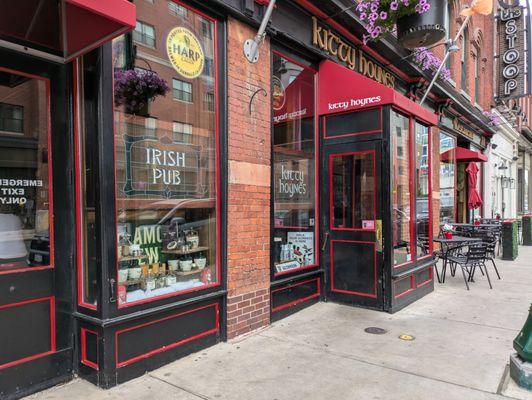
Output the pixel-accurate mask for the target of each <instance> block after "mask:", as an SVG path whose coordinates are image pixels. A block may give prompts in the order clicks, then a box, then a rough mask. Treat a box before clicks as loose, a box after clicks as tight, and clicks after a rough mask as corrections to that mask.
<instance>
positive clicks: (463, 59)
mask: <svg viewBox="0 0 532 400" xmlns="http://www.w3.org/2000/svg"><path fill="white" fill-rule="evenodd" d="M468 49H469V35H468V34H467V29H466V30H464V33H463V35H462V52H461V54H460V63H461V66H462V69H461V72H462V75H461V76H460V87H461V89H462V90H463V91H464V92H467V89H468V85H467V53H468Z"/></svg>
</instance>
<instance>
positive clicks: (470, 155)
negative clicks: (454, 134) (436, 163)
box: [440, 147, 488, 162]
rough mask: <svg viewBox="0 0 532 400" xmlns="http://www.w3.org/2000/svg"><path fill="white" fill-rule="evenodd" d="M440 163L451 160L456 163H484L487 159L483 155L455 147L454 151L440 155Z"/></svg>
mask: <svg viewBox="0 0 532 400" xmlns="http://www.w3.org/2000/svg"><path fill="white" fill-rule="evenodd" d="M440 158H441V160H442V161H448V160H452V159H453V158H454V159H455V160H456V161H457V162H471V161H472V162H486V161H488V157H486V156H485V155H484V154H482V153H480V152H478V151H473V150H469V149H466V148H464V147H455V148H454V149H451V150H447V151H446V152H445V153H442V155H441V157H440Z"/></svg>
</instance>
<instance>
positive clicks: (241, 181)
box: [227, 18, 271, 339]
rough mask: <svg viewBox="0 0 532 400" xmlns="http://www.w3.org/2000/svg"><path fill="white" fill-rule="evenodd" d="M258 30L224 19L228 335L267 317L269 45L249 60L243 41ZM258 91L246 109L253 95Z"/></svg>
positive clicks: (248, 328)
mask: <svg viewBox="0 0 532 400" xmlns="http://www.w3.org/2000/svg"><path fill="white" fill-rule="evenodd" d="M255 34H256V32H255V31H254V30H253V29H251V28H250V27H248V26H246V25H245V24H243V23H241V22H239V21H237V20H235V19H232V18H230V19H229V21H228V48H227V54H228V103H229V107H228V108H229V111H228V114H229V115H228V122H229V132H228V135H229V136H228V147H229V148H228V158H229V183H228V207H227V208H228V218H227V219H228V237H227V253H228V260H227V286H228V292H229V293H228V309H227V325H228V326H227V335H228V338H229V339H231V338H234V337H236V336H238V335H241V334H244V333H247V332H250V331H253V330H255V329H258V328H260V327H263V326H266V325H268V324H269V321H270V296H269V286H270V192H271V189H270V186H271V185H270V154H271V149H270V146H271V131H270V121H271V117H270V95H269V93H270V45H269V41H268V40H266V41H265V42H264V43H263V45H262V47H261V49H260V59H259V62H258V63H256V64H251V63H249V62H248V61H247V60H246V59H245V57H244V53H243V44H244V41H245V40H246V39H248V38H252V37H254V35H255ZM259 89H264V90H265V91H266V93H267V94H268V95H267V96H264V94H263V93H258V94H257V95H256V96H255V98H254V100H253V104H252V112H251V114H250V112H249V103H250V100H251V97H252V96H253V94H254V93H255V92H256V91H257V90H259Z"/></svg>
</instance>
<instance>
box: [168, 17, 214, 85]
mask: <svg viewBox="0 0 532 400" xmlns="http://www.w3.org/2000/svg"><path fill="white" fill-rule="evenodd" d="M166 51H167V53H168V58H169V59H170V62H171V63H172V66H173V67H174V69H175V70H176V71H177V72H178V73H180V74H181V75H183V76H184V77H185V78H189V79H193V78H197V77H198V76H200V75H201V73H202V72H203V66H204V65H205V54H204V53H203V48H202V47H201V43H200V42H199V40H198V38H197V37H196V36H195V35H194V34H193V33H192V32H191V31H189V30H188V29H187V28H183V27H181V26H178V27H177V28H174V29H172V30H171V31H170V33H169V34H168V37H167V38H166Z"/></svg>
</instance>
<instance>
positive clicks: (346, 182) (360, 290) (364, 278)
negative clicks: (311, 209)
mask: <svg viewBox="0 0 532 400" xmlns="http://www.w3.org/2000/svg"><path fill="white" fill-rule="evenodd" d="M322 157H323V158H322V161H323V162H322V181H321V182H322V185H321V199H322V201H321V204H322V207H321V209H322V227H323V231H322V256H323V260H324V264H325V267H326V282H327V287H326V291H327V297H329V298H332V299H334V300H338V301H341V302H347V303H352V304H360V305H363V306H366V307H372V308H378V309H382V308H383V300H382V254H383V253H382V251H383V249H382V216H381V209H382V206H381V198H380V187H381V182H380V180H381V141H380V140H375V141H364V142H348V143H342V144H328V143H325V144H324V146H323V153H322Z"/></svg>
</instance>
